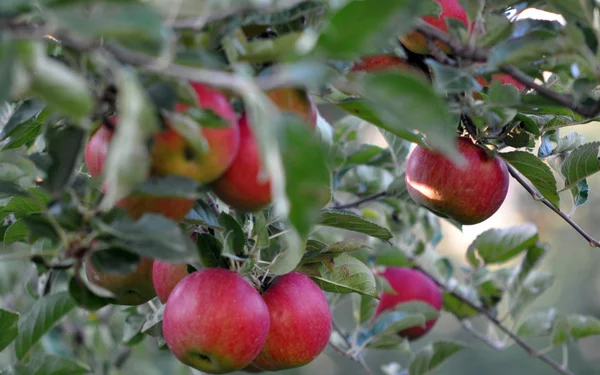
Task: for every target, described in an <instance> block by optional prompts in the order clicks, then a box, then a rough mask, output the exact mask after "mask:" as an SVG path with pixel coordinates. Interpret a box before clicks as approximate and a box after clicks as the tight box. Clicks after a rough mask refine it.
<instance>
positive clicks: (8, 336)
mask: <svg viewBox="0 0 600 375" xmlns="http://www.w3.org/2000/svg"><path fill="white" fill-rule="evenodd" d="M18 322H19V314H18V313H15V312H12V311H8V310H4V309H0V352H2V351H3V350H4V349H5V348H6V347H7V346H8V345H10V343H11V342H13V340H14V339H15V338H17V335H18V334H19V327H18V324H17V323H18Z"/></svg>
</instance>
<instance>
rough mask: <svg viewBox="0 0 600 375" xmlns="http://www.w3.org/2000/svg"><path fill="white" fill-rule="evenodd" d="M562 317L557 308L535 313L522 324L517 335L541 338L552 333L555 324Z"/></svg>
mask: <svg viewBox="0 0 600 375" xmlns="http://www.w3.org/2000/svg"><path fill="white" fill-rule="evenodd" d="M559 316H560V314H559V313H558V311H557V310H556V309H555V308H550V309H548V310H540V311H534V312H532V313H530V314H529V315H528V316H527V318H525V320H524V321H523V323H521V325H520V326H519V328H518V329H517V331H516V333H517V335H519V337H523V338H524V337H541V336H545V335H548V334H549V333H550V332H551V331H552V327H553V326H554V322H555V321H556V319H557V318H558V317H559Z"/></svg>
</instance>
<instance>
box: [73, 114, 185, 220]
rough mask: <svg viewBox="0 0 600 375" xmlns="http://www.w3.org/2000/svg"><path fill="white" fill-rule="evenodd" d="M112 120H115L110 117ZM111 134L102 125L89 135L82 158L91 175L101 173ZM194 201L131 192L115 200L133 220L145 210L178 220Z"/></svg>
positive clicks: (106, 127)
mask: <svg viewBox="0 0 600 375" xmlns="http://www.w3.org/2000/svg"><path fill="white" fill-rule="evenodd" d="M112 121H115V120H114V119H112ZM113 135H114V130H113V129H111V128H109V127H108V126H106V125H102V126H101V127H100V128H99V129H98V130H97V131H96V132H95V133H94V135H92V137H90V139H89V141H88V143H87V145H86V147H85V152H84V160H85V164H86V166H87V169H88V171H89V173H90V175H91V176H93V177H97V176H99V175H101V174H102V171H103V170H104V162H105V160H106V156H107V154H108V148H109V145H110V141H111V140H112V137H113ZM194 202H195V201H194V200H193V199H186V198H171V197H158V196H152V195H146V194H141V193H133V194H131V195H130V196H127V197H125V198H123V199H121V200H120V201H119V202H117V204H116V206H117V207H120V208H123V209H124V210H126V211H127V213H128V214H129V216H130V217H131V218H132V219H134V220H136V219H139V218H140V217H141V216H142V215H143V214H144V213H146V212H152V213H157V214H162V215H164V216H166V217H169V218H171V219H173V220H175V221H180V220H182V219H183V218H184V217H185V215H187V213H188V212H189V211H190V210H191V209H192V207H193V206H194Z"/></svg>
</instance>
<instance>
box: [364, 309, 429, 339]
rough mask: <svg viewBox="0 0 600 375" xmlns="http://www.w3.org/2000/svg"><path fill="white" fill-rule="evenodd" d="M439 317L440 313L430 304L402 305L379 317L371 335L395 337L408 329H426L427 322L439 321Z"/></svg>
mask: <svg viewBox="0 0 600 375" xmlns="http://www.w3.org/2000/svg"><path fill="white" fill-rule="evenodd" d="M439 316H440V313H439V312H438V311H437V310H436V309H434V308H433V307H431V305H429V304H428V303H425V302H422V301H414V302H405V303H400V304H398V305H396V306H395V307H394V308H393V309H392V310H389V311H386V312H385V313H383V314H381V315H379V316H378V317H377V320H375V322H374V323H373V327H372V328H371V334H372V335H374V336H377V335H382V336H385V335H395V334H397V333H398V332H400V331H403V330H405V329H407V328H411V327H416V326H420V327H425V323H426V322H427V321H429V320H431V319H437V318H438V317H439Z"/></svg>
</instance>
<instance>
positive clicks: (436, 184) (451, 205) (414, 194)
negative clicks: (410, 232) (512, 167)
mask: <svg viewBox="0 0 600 375" xmlns="http://www.w3.org/2000/svg"><path fill="white" fill-rule="evenodd" d="M457 147H458V150H459V152H460V153H461V154H462V155H463V156H464V158H465V159H466V161H467V165H466V166H465V168H464V169H461V168H459V167H458V166H456V165H455V164H454V163H452V162H451V161H450V160H449V159H448V158H446V157H445V156H444V155H442V154H440V153H437V152H435V151H432V150H429V149H427V148H425V147H423V146H417V147H416V148H415V149H414V150H413V152H412V153H411V154H410V156H409V157H408V162H407V164H406V188H407V190H408V194H409V195H410V197H411V198H412V199H413V200H414V201H415V202H416V203H418V204H420V205H422V206H425V207H427V208H429V209H430V210H431V211H433V212H435V213H437V214H439V215H441V216H445V217H449V218H451V219H454V220H456V221H457V222H459V223H461V224H463V225H472V224H477V223H480V222H482V221H484V220H486V219H488V218H489V217H490V216H492V215H493V214H494V213H496V211H498V209H499V208H500V206H501V205H502V203H503V202H504V199H505V198H506V195H507V193H508V185H509V174H508V169H507V167H506V164H505V163H504V161H503V160H502V159H500V158H499V157H498V156H497V155H494V156H493V157H490V156H489V155H488V153H487V152H486V151H485V150H484V149H482V148H481V147H479V146H477V145H475V144H474V143H473V142H471V140H470V139H468V138H463V137H461V138H458V140H457Z"/></svg>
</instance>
